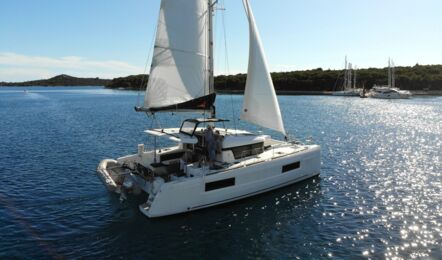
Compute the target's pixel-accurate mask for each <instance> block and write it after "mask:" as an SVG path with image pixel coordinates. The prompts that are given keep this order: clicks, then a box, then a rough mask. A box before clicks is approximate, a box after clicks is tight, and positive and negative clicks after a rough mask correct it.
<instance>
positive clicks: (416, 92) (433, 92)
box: [0, 85, 442, 96]
mask: <svg viewBox="0 0 442 260" xmlns="http://www.w3.org/2000/svg"><path fill="white" fill-rule="evenodd" d="M36 87H43V88H62V87H67V88H70V87H79V88H86V87H102V88H104V89H110V90H122V91H128V90H129V91H140V90H136V89H130V88H127V89H126V88H108V87H106V86H103V85H88V86H86V85H77V86H74V85H72V86H35V85H34V86H0V89H2V88H36ZM143 91H144V90H143ZM410 92H411V93H412V94H413V96H442V90H410ZM215 93H216V94H218V95H243V94H244V90H215ZM276 94H277V95H283V96H332V95H333V91H314V90H313V91H302V90H279V91H276Z"/></svg>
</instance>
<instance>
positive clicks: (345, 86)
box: [342, 55, 348, 90]
mask: <svg viewBox="0 0 442 260" xmlns="http://www.w3.org/2000/svg"><path fill="white" fill-rule="evenodd" d="M347 73H348V72H347V55H345V69H344V87H343V89H342V90H345V89H346V88H347V80H348V79H347Z"/></svg>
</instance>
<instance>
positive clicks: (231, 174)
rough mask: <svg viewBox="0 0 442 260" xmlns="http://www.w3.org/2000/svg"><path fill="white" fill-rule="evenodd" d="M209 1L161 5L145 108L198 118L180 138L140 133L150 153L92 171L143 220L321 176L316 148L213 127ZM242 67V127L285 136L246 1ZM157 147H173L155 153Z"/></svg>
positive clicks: (168, 0)
mask: <svg viewBox="0 0 442 260" xmlns="http://www.w3.org/2000/svg"><path fill="white" fill-rule="evenodd" d="M215 4H216V2H213V0H162V1H161V8H160V15H159V21H158V25H157V33H156V41H155V47H154V55H153V60H152V67H151V71H150V77H149V81H148V83H147V88H146V94H145V99H144V105H143V106H141V107H136V110H137V111H141V112H145V113H146V114H147V115H148V116H149V117H152V115H153V114H155V113H159V112H174V113H177V112H184V111H186V112H189V111H192V112H203V113H205V114H207V115H210V116H208V117H203V118H199V119H187V120H184V121H183V122H182V124H181V127H179V128H167V129H160V128H157V129H148V130H146V131H145V132H146V133H147V134H149V135H151V136H153V138H154V144H155V145H154V148H153V150H150V151H145V149H144V145H143V144H139V145H138V153H136V154H132V155H127V156H124V157H121V158H118V159H116V160H113V159H105V160H103V161H101V162H100V164H99V165H98V168H97V172H98V175H99V176H100V177H101V179H102V180H103V182H104V184H105V185H106V187H107V188H108V189H109V190H111V191H114V192H116V193H119V194H122V195H124V194H125V193H128V192H134V193H138V192H141V191H144V192H146V193H147V194H148V198H147V201H146V202H145V203H143V204H141V205H140V206H139V209H140V211H141V212H142V213H143V214H145V215H146V216H148V217H160V216H166V215H171V214H177V213H181V212H187V211H192V210H197V209H202V208H206V207H210V206H214V205H219V204H222V203H227V202H231V201H234V200H238V199H242V198H246V197H249V196H253V195H256V194H260V193H263V192H267V191H270V190H274V189H277V188H280V187H283V186H287V185H290V184H293V183H296V182H299V181H302V180H305V179H307V178H310V177H313V176H316V175H318V174H319V171H320V146H318V145H302V144H299V143H297V142H290V141H279V140H275V139H272V138H271V137H270V136H268V135H262V134H261V135H260V134H258V135H255V134H252V133H250V132H248V131H243V130H237V129H228V128H225V127H224V126H223V124H224V122H225V121H227V120H224V119H219V118H216V117H215V107H214V102H215V92H214V87H213V40H212V39H213V36H212V32H213V30H212V18H213V12H214V8H215V7H214V6H215ZM243 4H244V8H245V12H246V16H247V18H248V22H249V36H250V46H249V48H250V50H249V66H248V74H247V75H248V76H247V81H246V89H245V93H244V102H243V108H242V112H241V118H242V119H243V120H246V121H248V122H251V123H254V124H257V125H259V126H262V127H266V128H269V129H273V130H276V131H279V132H280V133H282V134H284V135H286V131H285V129H284V125H283V121H282V117H281V112H280V109H279V104H278V100H277V98H276V94H275V90H274V87H273V83H272V80H271V77H270V74H269V71H268V68H267V63H266V59H265V56H264V51H263V48H262V44H261V41H260V37H259V33H258V30H257V27H256V24H255V18H254V16H253V13H252V10H251V7H250V4H249V1H248V0H243ZM157 138H168V139H169V140H172V141H174V142H176V145H175V146H172V147H166V148H158V147H157V145H156V140H157Z"/></svg>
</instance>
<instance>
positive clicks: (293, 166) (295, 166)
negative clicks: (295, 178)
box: [282, 162, 301, 172]
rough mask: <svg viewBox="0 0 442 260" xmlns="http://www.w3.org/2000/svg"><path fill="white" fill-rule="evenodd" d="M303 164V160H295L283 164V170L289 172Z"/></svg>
mask: <svg viewBox="0 0 442 260" xmlns="http://www.w3.org/2000/svg"><path fill="white" fill-rule="evenodd" d="M300 166H301V162H295V163H291V164H286V165H284V166H282V172H288V171H291V170H294V169H298V168H299V167H300Z"/></svg>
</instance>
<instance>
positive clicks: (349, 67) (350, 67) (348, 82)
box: [345, 62, 353, 89]
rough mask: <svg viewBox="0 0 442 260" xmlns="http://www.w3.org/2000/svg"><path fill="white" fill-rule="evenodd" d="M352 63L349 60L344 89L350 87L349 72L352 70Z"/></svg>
mask: <svg viewBox="0 0 442 260" xmlns="http://www.w3.org/2000/svg"><path fill="white" fill-rule="evenodd" d="M352 66H353V65H352V64H351V62H350V63H349V64H348V73H347V76H348V79H347V86H346V87H345V88H346V89H350V88H351V78H352V77H351V72H352Z"/></svg>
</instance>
